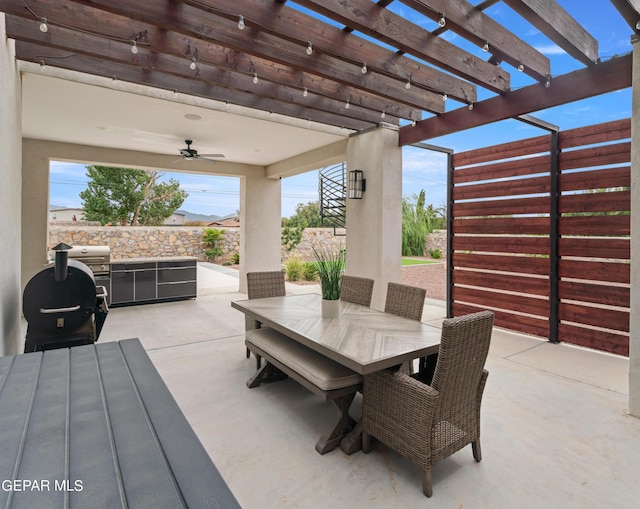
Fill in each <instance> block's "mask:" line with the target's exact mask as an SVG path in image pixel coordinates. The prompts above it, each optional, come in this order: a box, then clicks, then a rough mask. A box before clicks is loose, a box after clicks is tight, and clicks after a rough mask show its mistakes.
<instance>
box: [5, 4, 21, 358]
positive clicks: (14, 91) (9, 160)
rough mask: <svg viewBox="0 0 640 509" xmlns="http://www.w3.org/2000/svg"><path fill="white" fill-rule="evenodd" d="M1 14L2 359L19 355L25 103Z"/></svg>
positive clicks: (12, 50) (10, 43)
mask: <svg viewBox="0 0 640 509" xmlns="http://www.w3.org/2000/svg"><path fill="white" fill-rule="evenodd" d="M4 19H5V17H4V14H3V13H0V90H2V92H0V140H2V150H0V175H2V184H1V185H0V217H1V218H2V220H1V221H0V238H1V239H2V241H1V242H0V260H1V261H2V263H0V356H2V355H14V354H16V353H19V350H20V345H21V344H22V339H23V338H22V337H21V336H22V333H21V331H20V302H21V301H22V298H21V287H20V237H21V222H20V199H21V194H20V189H21V185H22V184H21V182H22V168H21V165H22V163H21V157H22V148H21V146H20V140H21V139H22V122H21V118H22V107H21V105H22V102H21V100H22V99H21V93H20V75H19V73H18V70H17V68H16V63H15V52H14V45H13V41H12V40H10V39H7V37H6V33H5V25H4Z"/></svg>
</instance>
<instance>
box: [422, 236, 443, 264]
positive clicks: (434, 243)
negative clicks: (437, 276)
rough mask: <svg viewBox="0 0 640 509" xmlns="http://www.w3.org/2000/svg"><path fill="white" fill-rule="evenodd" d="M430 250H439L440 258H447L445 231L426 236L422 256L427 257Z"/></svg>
mask: <svg viewBox="0 0 640 509" xmlns="http://www.w3.org/2000/svg"><path fill="white" fill-rule="evenodd" d="M430 249H439V250H440V253H441V256H440V258H446V256H447V230H434V231H433V233H429V234H427V238H426V239H425V241H424V254H425V256H427V255H429V250H430Z"/></svg>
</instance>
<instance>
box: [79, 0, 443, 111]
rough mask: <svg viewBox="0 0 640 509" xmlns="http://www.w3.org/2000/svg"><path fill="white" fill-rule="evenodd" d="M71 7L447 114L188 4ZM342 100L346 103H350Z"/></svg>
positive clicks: (392, 84) (423, 95)
mask: <svg viewBox="0 0 640 509" xmlns="http://www.w3.org/2000/svg"><path fill="white" fill-rule="evenodd" d="M67 3H68V4H69V5H72V4H82V5H88V6H91V7H94V8H97V9H100V10H102V11H105V12H108V13H112V14H118V15H121V16H125V17H128V18H131V19H132V20H136V21H140V22H142V23H151V24H154V25H156V26H158V27H159V28H162V29H165V30H169V31H174V32H177V33H180V34H184V35H188V36H190V37H195V38H201V39H202V40H203V41H208V42H215V43H217V44H220V45H222V46H225V47H228V48H231V49H234V50H237V51H241V52H243V53H246V54H248V55H254V56H259V57H261V58H265V59H267V60H271V61H274V62H277V63H280V64H284V65H288V66H290V67H292V68H293V69H296V70H301V71H306V72H309V73H312V74H316V75H318V76H322V77H324V78H326V79H329V80H332V81H336V82H339V83H342V84H344V85H348V86H352V87H354V88H358V89H360V90H362V91H363V92H366V93H373V94H376V95H379V96H382V97H386V98H388V99H390V100H394V101H396V102H399V103H402V104H405V105H407V106H410V107H412V108H418V109H423V110H426V111H431V112H434V113H439V112H442V111H444V105H443V104H442V103H443V101H442V99H441V97H440V95H438V94H434V93H432V92H429V91H426V90H424V89H419V88H418V87H412V88H411V89H409V90H407V89H405V88H404V87H403V85H402V83H401V82H400V81H398V80H397V79H393V78H389V77H388V76H385V75H381V74H377V73H375V72H371V73H367V74H365V75H363V74H362V73H361V72H360V69H358V68H356V67H355V66H353V65H352V64H350V63H349V64H347V63H345V62H344V61H341V60H339V59H336V58H335V57H332V56H330V55H327V54H319V55H315V56H314V58H311V59H310V58H309V56H308V55H306V53H305V46H303V45H300V44H294V43H292V42H289V41H286V40H284V39H281V38H278V37H275V36H273V35H271V34H268V33H265V32H262V31H259V30H256V29H255V28H251V27H247V28H246V29H245V30H238V28H237V20H233V21H232V20H229V19H226V18H224V17H221V16H217V15H214V14H212V13H209V12H207V11H205V10H203V9H201V8H195V7H193V6H191V5H187V4H185V3H171V4H170V5H171V8H167V5H166V4H165V3H162V4H155V3H151V4H150V3H147V2H113V1H112V0H69V1H68V2H67ZM341 99H343V100H344V101H346V100H347V99H348V98H347V97H344V98H341Z"/></svg>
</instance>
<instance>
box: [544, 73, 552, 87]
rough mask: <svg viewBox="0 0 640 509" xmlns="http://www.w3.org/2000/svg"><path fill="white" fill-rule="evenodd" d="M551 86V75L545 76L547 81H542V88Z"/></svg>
mask: <svg viewBox="0 0 640 509" xmlns="http://www.w3.org/2000/svg"><path fill="white" fill-rule="evenodd" d="M550 86H551V76H547V81H545V83H544V88H549V87H550Z"/></svg>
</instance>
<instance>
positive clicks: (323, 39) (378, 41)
mask: <svg viewBox="0 0 640 509" xmlns="http://www.w3.org/2000/svg"><path fill="white" fill-rule="evenodd" d="M502 1H503V3H504V4H506V5H508V6H509V7H510V8H511V9H513V10H514V11H515V12H517V13H518V14H520V15H521V16H522V17H523V18H524V19H526V20H527V21H528V22H529V23H530V24H531V25H533V26H534V27H536V28H537V29H538V30H540V31H541V32H542V33H544V34H545V35H546V36H547V37H548V38H549V39H550V40H551V41H553V42H554V43H555V44H557V45H558V46H559V47H560V48H562V50H564V51H565V52H566V53H568V54H569V55H571V56H572V57H573V58H574V59H575V60H576V61H577V62H578V63H579V66H580V67H581V68H580V69H578V70H576V71H574V72H572V73H570V74H566V75H564V76H558V75H556V74H554V72H553V69H552V67H551V62H550V61H549V59H548V58H547V57H546V56H545V55H543V54H542V53H540V52H539V51H538V50H536V49H535V48H533V47H532V46H530V45H528V44H527V43H525V42H524V41H523V40H522V39H520V38H519V37H518V36H517V35H516V34H515V33H513V32H512V31H510V30H509V27H503V26H501V25H499V24H498V23H497V22H496V21H494V19H493V18H492V17H491V16H490V15H488V14H486V13H485V11H486V9H488V8H490V7H491V6H493V5H494V4H497V3H498V2H499V0H485V1H481V2H479V3H477V4H476V5H473V4H471V3H470V2H467V1H465V0H396V4H399V3H402V4H404V5H405V6H406V7H407V8H410V9H412V10H413V12H414V14H415V16H413V17H412V19H416V20H417V23H414V22H411V21H409V20H408V19H406V18H404V17H401V16H400V15H398V14H396V13H394V12H393V11H392V10H391V9H389V8H388V7H389V5H390V4H392V3H393V0H379V1H378V2H373V1H371V0H348V1H340V2H336V1H335V0H296V1H295V2H292V1H290V2H287V1H286V0H275V1H274V0H234V1H233V2H230V1H229V0H184V1H181V2H179V1H174V0H163V1H161V0H154V1H151V0H150V1H146V2H114V1H113V0H91V1H89V0H3V2H2V4H1V5H0V11H4V12H5V13H6V30H7V36H8V37H9V38H11V39H14V40H15V41H16V44H15V48H16V56H17V58H18V59H20V60H23V61H25V62H31V63H32V65H33V64H36V65H37V64H40V65H44V66H46V67H53V68H63V69H67V70H71V71H77V72H79V73H83V74H87V75H93V76H101V77H105V78H108V79H117V80H118V81H120V82H123V83H133V84H137V85H145V86H150V87H154V88H159V89H163V90H166V91H169V92H177V93H178V94H180V95H185V96H195V97H197V98H206V99H213V100H215V101H220V102H222V103H225V104H230V105H234V106H241V107H246V108H251V109H253V110H259V111H262V112H269V113H276V114H280V115H283V116H285V117H293V118H296V119H302V120H305V121H311V122H314V123H319V124H323V125H328V126H335V127H338V128H343V129H345V130H346V132H350V131H359V130H362V129H367V128H370V127H372V126H376V125H378V124H379V123H380V122H386V123H390V124H395V125H400V126H403V127H402V128H401V138H400V139H401V144H410V143H415V142H418V141H422V140H424V139H429V138H433V137H435V136H439V135H443V134H447V133H451V132H455V131H459V130H463V129H467V128H470V127H473V126H476V125H482V124H486V123H489V122H493V121H497V120H501V119H504V118H512V117H517V116H518V115H522V114H526V113H530V112H532V111H537V110H540V109H543V108H545V107H551V106H555V105H559V104H564V103H567V102H572V101H575V100H579V99H583V98H587V97H591V96H595V95H599V94H602V93H606V92H609V91H614V90H619V89H622V88H626V87H629V86H631V57H630V56H629V55H627V56H623V57H619V58H615V59H612V60H609V61H606V62H600V59H599V55H598V43H597V41H596V40H595V39H594V38H593V37H592V36H591V35H590V34H589V33H588V32H587V31H586V30H585V29H584V28H582V27H581V26H580V25H579V24H578V23H577V22H576V21H575V20H574V18H573V17H572V16H571V15H570V13H568V12H566V11H565V10H564V9H563V8H562V7H560V6H559V5H558V3H556V1H555V0H502ZM611 4H613V5H614V6H615V7H616V9H617V10H618V11H619V12H620V14H621V16H622V18H624V20H625V21H626V22H627V24H628V25H629V27H630V34H632V33H634V32H637V31H638V30H637V28H636V23H637V22H638V20H640V2H638V1H637V0H611ZM576 8H578V7H576ZM45 20H46V28H48V30H46V31H42V29H41V28H44V27H41V25H42V23H43V21H45ZM440 25H444V26H440ZM447 31H452V32H454V33H455V34H456V35H457V36H459V37H456V38H455V39H454V40H455V41H456V42H458V43H459V44H458V45H456V44H453V43H452V42H450V41H449V40H447V38H445V37H442V35H443V34H445V33H446V32H447ZM483 47H484V49H486V50H487V51H482V50H481V49H479V48H483ZM509 69H511V70H513V71H514V72H516V73H517V72H518V70H520V71H521V72H522V73H523V74H524V75H527V76H528V78H529V80H530V84H528V85H527V86H525V87H523V88H519V89H518V90H512V87H511V76H510V73H509V72H508V70H509ZM516 69H518V70H516ZM479 89H480V90H479ZM445 97H446V98H448V100H446V101H445V100H443V98H445ZM480 98H482V100H480ZM470 105H473V111H471V112H470V111H469V108H470ZM470 113H472V114H470ZM407 121H409V123H408V122H407ZM412 121H417V122H416V123H415V125H412V123H411V122H412ZM220 125H222V126H224V123H222V122H220ZM222 128H223V129H224V127H222ZM210 129H213V126H210ZM239 137H240V138H242V132H240V134H239ZM324 141H325V142H326V141H328V140H324ZM319 143H320V142H319V141H318V142H316V144H319ZM311 145H313V144H311ZM177 148H179V147H175V149H176V150H177ZM196 148H198V149H200V148H201V147H196ZM200 151H201V152H202V150H200ZM215 151H216V152H219V151H222V152H225V151H226V149H225V147H224V146H222V147H216V148H215ZM281 155H286V154H281ZM256 162H257V160H256ZM271 162H273V161H271Z"/></svg>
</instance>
